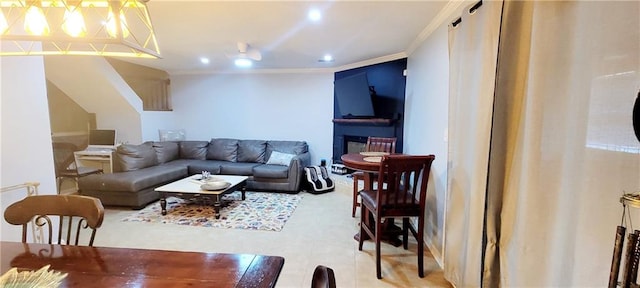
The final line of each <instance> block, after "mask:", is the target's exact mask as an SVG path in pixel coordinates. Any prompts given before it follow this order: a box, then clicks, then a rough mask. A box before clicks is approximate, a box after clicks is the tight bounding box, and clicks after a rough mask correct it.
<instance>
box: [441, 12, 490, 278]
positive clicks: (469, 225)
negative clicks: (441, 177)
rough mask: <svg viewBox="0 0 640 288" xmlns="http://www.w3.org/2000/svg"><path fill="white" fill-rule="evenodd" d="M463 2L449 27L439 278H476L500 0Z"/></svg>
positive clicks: (480, 249)
mask: <svg viewBox="0 0 640 288" xmlns="http://www.w3.org/2000/svg"><path fill="white" fill-rule="evenodd" d="M472 6H473V5H471V6H469V7H466V8H465V9H464V10H463V14H462V16H461V20H462V22H460V23H459V24H458V25H456V26H455V27H454V26H453V25H450V28H449V61H450V64H449V65H450V80H449V81H450V85H449V95H450V96H449V107H450V110H449V147H448V149H449V155H448V157H449V160H450V162H449V167H448V179H447V181H448V195H447V203H446V205H445V229H444V230H445V243H444V253H443V254H444V255H443V256H444V270H445V271H444V272H445V278H446V279H447V280H449V281H450V282H451V283H453V284H454V285H456V286H457V287H467V286H478V285H479V283H480V275H481V274H480V273H481V268H480V267H481V260H482V238H483V234H482V231H483V219H484V212H485V193H486V184H487V165H488V160H489V157H488V155H489V143H490V142H489V140H490V139H489V137H490V132H491V115H492V110H493V108H492V106H493V95H494V85H495V71H496V55H497V51H498V36H499V31H500V14H501V10H502V2H501V1H485V2H484V3H483V4H482V6H481V7H479V8H477V9H475V10H473V11H470V10H472V9H471V8H472Z"/></svg>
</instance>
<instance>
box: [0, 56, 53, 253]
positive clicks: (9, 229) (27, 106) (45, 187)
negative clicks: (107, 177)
mask: <svg viewBox="0 0 640 288" xmlns="http://www.w3.org/2000/svg"><path fill="white" fill-rule="evenodd" d="M0 91H1V92H0V105H1V114H0V117H1V120H2V123H1V125H0V127H1V130H0V164H1V165H0V186H2V187H8V186H13V185H18V184H22V183H25V182H34V181H35V182H40V187H39V194H55V193H56V184H55V172H54V164H53V152H52V148H51V147H52V146H51V128H50V126H49V107H48V106H47V91H46V83H45V77H44V65H43V60H42V57H36V56H29V57H22V56H17V57H0ZM25 195H26V191H25V190H17V191H11V192H6V193H1V194H0V206H1V207H2V210H1V211H4V209H5V208H6V207H7V206H8V205H9V204H11V203H13V202H15V201H17V200H19V199H21V198H23V197H24V196H25ZM0 222H1V223H2V224H0V239H2V240H6V241H20V235H21V234H20V231H21V229H20V227H19V226H13V225H9V224H7V223H6V222H5V221H0Z"/></svg>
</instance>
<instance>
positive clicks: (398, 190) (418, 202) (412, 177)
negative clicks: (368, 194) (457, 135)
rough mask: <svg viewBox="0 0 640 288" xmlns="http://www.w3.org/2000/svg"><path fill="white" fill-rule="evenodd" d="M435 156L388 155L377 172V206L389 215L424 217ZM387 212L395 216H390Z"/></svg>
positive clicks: (384, 157) (382, 212) (381, 211)
mask: <svg viewBox="0 0 640 288" xmlns="http://www.w3.org/2000/svg"><path fill="white" fill-rule="evenodd" d="M434 159H435V156H434V155H424V156H413V155H386V156H383V157H382V160H381V162H380V170H379V171H378V181H379V183H382V181H384V183H386V185H378V193H377V200H376V202H377V203H378V205H377V207H378V208H379V209H378V212H380V213H381V215H383V217H386V216H389V217H391V216H393V214H395V212H393V211H394V210H397V211H396V212H397V213H399V215H416V216H419V215H420V214H421V212H420V211H423V210H424V207H425V203H424V202H425V197H426V194H427V193H426V191H427V182H428V178H429V172H430V170H431V163H432V162H433V160H434ZM388 213H390V214H392V215H388Z"/></svg>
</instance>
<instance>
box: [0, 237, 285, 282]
mask: <svg viewBox="0 0 640 288" xmlns="http://www.w3.org/2000/svg"><path fill="white" fill-rule="evenodd" d="M45 265H50V268H49V269H50V270H53V271H57V272H62V273H67V276H66V277H65V278H64V279H63V280H62V283H61V285H60V287H274V286H275V284H276V281H277V280H278V276H279V275H280V271H281V270H282V267H283V265H284V258H282V257H279V256H264V255H255V254H225V253H201V252H181V251H166V250H151V249H131V248H108V247H87V246H68V245H50V244H34V243H21V242H7V241H0V271H1V273H2V274H4V273H6V272H7V271H9V270H10V269H11V268H13V267H16V268H17V269H18V271H26V270H32V271H35V270H38V269H40V268H42V267H43V266H45Z"/></svg>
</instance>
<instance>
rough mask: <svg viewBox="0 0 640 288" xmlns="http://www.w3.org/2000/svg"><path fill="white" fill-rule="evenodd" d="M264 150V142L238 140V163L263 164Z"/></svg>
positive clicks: (265, 146)
mask: <svg viewBox="0 0 640 288" xmlns="http://www.w3.org/2000/svg"><path fill="white" fill-rule="evenodd" d="M266 149H267V141H265V140H239V141H238V162H251V163H264V154H265V151H266Z"/></svg>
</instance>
